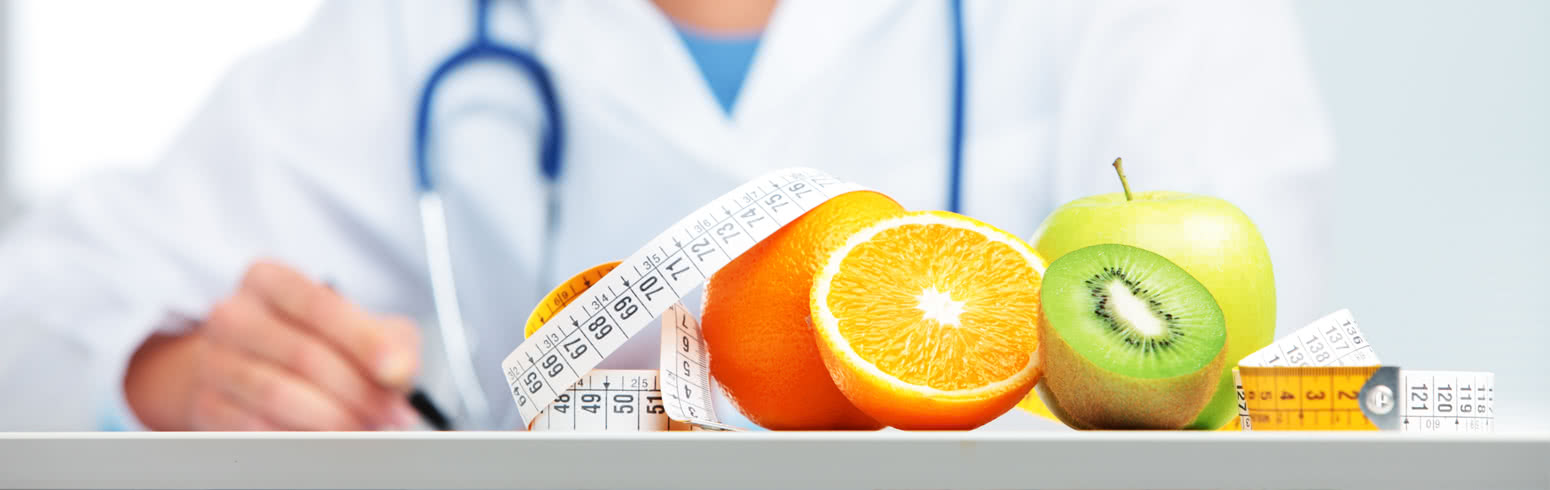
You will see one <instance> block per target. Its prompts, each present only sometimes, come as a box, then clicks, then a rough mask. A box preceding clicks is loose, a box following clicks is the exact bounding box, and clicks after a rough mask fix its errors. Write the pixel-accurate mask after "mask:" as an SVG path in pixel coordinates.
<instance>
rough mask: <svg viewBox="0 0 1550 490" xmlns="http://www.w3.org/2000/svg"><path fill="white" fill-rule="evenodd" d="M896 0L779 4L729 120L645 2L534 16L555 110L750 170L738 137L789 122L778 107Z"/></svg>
mask: <svg viewBox="0 0 1550 490" xmlns="http://www.w3.org/2000/svg"><path fill="white" fill-rule="evenodd" d="M899 3H900V0H871V1H859V0H858V1H845V2H823V1H803V0H786V1H782V2H781V3H780V4H779V5H778V6H777V7H776V11H775V13H774V16H773V17H772V18H771V22H770V25H769V27H768V29H767V30H766V31H765V33H764V37H763V39H762V40H761V42H760V46H759V52H758V53H757V54H756V55H755V58H754V62H753V64H752V66H751V67H750V68H749V70H750V72H749V74H748V77H747V78H746V79H745V81H744V86H743V88H742V91H741V93H740V94H739V97H738V101H737V103H736V105H735V106H734V109H733V113H732V114H731V115H730V117H729V116H728V114H726V113H725V112H724V111H723V110H722V109H721V107H720V106H719V105H718V104H717V103H716V101H715V98H714V97H713V96H712V95H711V93H710V89H709V88H708V87H707V86H706V84H705V81H704V79H703V77H702V76H701V74H700V71H699V68H698V67H697V66H696V65H695V62H694V60H693V59H692V57H691V56H690V55H689V53H688V51H687V49H686V48H685V47H684V45H683V41H682V40H681V39H680V38H679V37H678V35H677V33H676V32H675V31H674V28H673V25H672V24H671V22H670V20H669V19H668V18H667V17H666V16H665V15H664V14H662V13H661V11H659V10H658V9H657V8H656V7H655V6H653V5H651V4H650V2H647V1H644V0H642V1H621V2H612V3H606V4H600V3H589V2H555V3H552V4H546V6H545V8H544V9H540V11H538V12H535V14H536V17H537V18H536V22H537V23H538V25H539V27H537V28H536V29H537V30H538V31H539V35H538V38H539V50H540V52H541V54H542V57H543V58H544V59H546V60H549V62H550V64H551V66H552V67H553V69H554V71H555V72H556V73H555V77H556V83H557V85H559V90H560V91H561V97H562V98H564V99H565V100H564V101H562V104H566V105H567V106H572V105H576V104H600V105H598V106H592V107H589V108H588V109H596V110H600V111H602V113H604V114H607V115H609V116H610V117H618V118H620V119H621V121H623V122H625V123H627V124H631V125H632V126H634V127H635V128H638V130H639V131H645V132H651V133H655V135H656V136H659V137H660V138H662V140H664V141H666V142H668V144H670V145H673V146H675V147H678V148H680V149H682V150H685V151H686V152H687V153H689V154H691V155H693V156H695V157H696V159H700V160H703V161H706V162H725V163H727V164H730V165H731V166H733V167H742V166H749V167H750V168H749V169H747V170H755V171H757V169H753V168H751V167H760V168H762V167H763V165H762V164H756V163H752V162H751V161H752V158H750V157H752V155H748V154H746V153H748V151H749V150H750V149H749V148H747V145H745V144H743V143H744V138H743V137H741V134H742V133H743V132H744V131H755V132H757V131H762V130H766V129H776V127H777V126H778V125H782V124H791V121H790V120H789V119H790V118H789V117H787V116H786V115H787V113H788V112H789V111H784V110H783V106H785V105H787V104H788V103H790V102H791V101H793V100H796V99H800V98H802V97H803V96H804V93H806V92H807V91H809V90H811V87H812V86H813V84H815V83H820V82H822V80H821V79H822V77H823V76H825V73H832V72H833V70H831V67H832V66H834V65H835V64H838V63H840V62H842V61H843V60H844V59H846V58H847V57H851V56H856V55H857V51H858V50H859V49H860V48H862V47H864V44H865V42H866V39H868V35H869V34H870V33H871V32H873V31H874V30H875V29H877V28H879V26H881V25H882V24H883V22H884V21H886V20H887V19H889V18H890V13H893V12H898V11H900V10H901V9H898V8H895V7H897V6H898V5H899ZM567 93H571V94H576V96H573V97H566V95H567ZM583 97H585V98H588V99H590V98H592V97H596V99H597V100H581V99H582V98H583ZM738 162H743V163H741V164H739V163H738ZM737 170H744V169H737Z"/></svg>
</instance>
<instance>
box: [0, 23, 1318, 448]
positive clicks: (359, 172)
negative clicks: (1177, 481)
mask: <svg viewBox="0 0 1550 490" xmlns="http://www.w3.org/2000/svg"><path fill="white" fill-rule="evenodd" d="M965 3H966V4H967V5H966V7H965V23H966V31H967V37H968V40H967V49H968V53H969V54H968V57H967V64H968V86H967V88H968V106H967V107H968V109H967V138H966V143H965V161H966V163H965V174H964V176H965V193H964V212H965V213H966V214H969V215H973V216H975V217H978V218H980V219H982V220H985V221H987V222H989V223H992V224H995V225H998V226H1000V227H1003V228H1005V229H1007V230H1009V231H1012V232H1014V233H1016V234H1018V235H1023V236H1027V235H1029V234H1030V233H1031V232H1032V231H1033V230H1034V228H1035V227H1036V226H1037V225H1038V224H1039V222H1040V220H1042V219H1043V218H1044V216H1045V215H1046V214H1047V213H1049V212H1050V211H1051V210H1052V209H1053V208H1054V207H1055V206H1058V205H1059V204H1061V203H1063V202H1066V201H1068V200H1071V199H1075V198H1077V197H1081V196H1084V195H1090V194H1095V193H1103V192H1113V191H1117V190H1118V184H1117V182H1116V179H1115V178H1114V177H1113V174H1112V169H1111V168H1110V167H1109V165H1108V164H1109V162H1110V161H1112V160H1113V159H1114V157H1116V156H1123V157H1125V159H1126V161H1127V162H1128V163H1129V166H1128V168H1127V170H1128V173H1129V176H1130V181H1131V182H1132V184H1133V185H1135V186H1136V187H1137V188H1139V189H1171V190H1183V191H1194V192H1200V193H1208V194H1213V195H1218V196H1221V197H1225V198H1227V199H1229V200H1231V201H1233V202H1235V203H1237V204H1238V205H1239V206H1240V207H1242V208H1243V209H1244V210H1246V211H1247V212H1248V214H1249V215H1250V216H1251V217H1253V218H1254V219H1255V220H1256V221H1257V222H1258V224H1259V225H1260V227H1261V229H1262V231H1263V233H1264V234H1265V235H1266V237H1267V239H1268V241H1269V244H1270V248H1271V254H1272V256H1273V258H1274V260H1275V263H1276V266H1277V267H1276V272H1277V278H1278V280H1279V283H1280V287H1279V291H1280V292H1281V293H1282V295H1281V301H1280V302H1281V305H1282V312H1283V316H1282V318H1283V322H1282V324H1283V326H1287V328H1291V327H1295V326H1296V324H1300V323H1301V322H1303V321H1305V320H1307V319H1309V318H1312V317H1313V316H1314V315H1315V313H1316V312H1317V311H1319V310H1321V309H1327V308H1326V305H1321V304H1319V303H1318V296H1317V291H1318V288H1319V286H1320V284H1321V283H1320V279H1321V277H1322V276H1321V275H1320V273H1319V271H1320V269H1321V268H1322V266H1323V261H1322V257H1321V256H1320V254H1319V252H1320V251H1321V250H1323V248H1324V247H1323V245H1322V241H1323V240H1324V239H1325V229H1324V228H1323V227H1322V226H1320V225H1319V224H1320V223H1322V222H1323V220H1321V219H1319V216H1320V214H1321V213H1322V211H1321V210H1320V209H1319V208H1318V205H1319V203H1320V202H1321V199H1319V192H1320V191H1321V189H1322V186H1321V185H1320V183H1321V179H1322V178H1324V177H1323V176H1324V175H1325V174H1326V173H1327V171H1328V169H1329V166H1330V164H1331V141H1330V136H1329V134H1328V131H1327V129H1326V125H1325V121H1324V117H1323V114H1322V113H1321V109H1320V105H1319V100H1318V97H1317V94H1316V91H1315V89H1314V87H1313V84H1312V80H1311V76H1310V72H1309V64H1308V61H1307V60H1306V59H1305V57H1304V53H1303V50H1302V48H1301V46H1300V42H1299V40H1298V35H1297V34H1298V33H1297V28H1296V23H1295V21H1294V19H1293V16H1292V15H1291V12H1290V10H1289V7H1288V6H1287V5H1285V4H1281V3H1265V2H1249V3H1240V2H1222V3H1219V4H1206V3H1200V2H1183V3H1181V2H1168V3H1155V2H1137V3H1128V2H1126V3H1118V2H1091V1H1085V0H1071V1H1058V2H1024V1H1014V0H1008V1H988V0H987V1H976V0H969V1H967V2H965ZM471 10H472V2H468V1H452V2H447V1H438V2H421V1H389V2H330V3H327V4H325V5H324V6H323V7H322V9H321V11H320V12H318V13H317V15H316V18H315V19H314V20H313V21H312V22H311V24H310V26H309V27H307V28H306V29H305V31H304V32H302V33H301V34H300V35H299V36H297V37H296V38H294V39H291V40H289V41H287V42H284V43H282V44H279V45H277V46H274V47H272V48H270V49H267V50H265V51H263V52H261V53H258V54H256V55H254V56H251V57H249V58H247V59H246V60H245V61H243V62H241V63H240V64H239V65H238V66H236V67H235V68H234V69H233V70H232V71H231V73H230V74H229V76H227V77H226V78H225V80H224V81H223V82H222V83H220V85H219V86H218V88H217V89H216V90H215V91H214V92H213V93H212V94H211V95H210V96H209V98H208V100H207V101H206V103H205V105H204V108H203V109H202V110H201V111H199V113H198V115H197V116H196V117H195V118H194V119H193V120H192V121H190V123H189V125H188V127H187V129H186V130H185V131H184V132H183V133H182V134H181V135H179V136H178V137H177V139H176V141H175V142H174V144H173V145H172V146H171V147H170V148H168V149H167V150H166V153H165V155H164V157H163V158H162V161H160V162H159V163H158V164H157V165H155V166H154V167H153V168H152V169H150V170H148V171H144V172H136V173H130V174H121V175H111V176H102V177H99V178H96V179H94V180H91V181H89V182H86V183H82V184H80V185H78V186H75V187H74V188H72V189H71V190H70V191H68V192H66V193H63V194H62V195H59V196H56V197H54V198H52V199H50V200H48V201H47V202H43V203H38V204H37V205H36V206H35V207H34V209H33V210H32V211H31V212H30V213H28V214H27V215H26V216H25V217H23V218H22V219H20V220H19V221H18V222H17V223H16V225H15V226H14V227H13V228H11V229H10V230H8V231H7V232H6V234H5V235H4V238H3V240H0V393H3V394H4V397H5V399H6V401H5V402H4V403H3V404H0V429H13V430H16V429H19V430H31V429H87V430H90V429H95V428H98V427H101V426H102V425H101V424H103V423H104V420H105V419H104V417H109V416H115V415H116V416H121V417H122V416H125V415H128V418H127V420H128V422H129V424H130V425H131V426H134V419H133V416H132V414H131V413H129V412H128V411H127V410H125V408H124V402H123V399H122V379H123V374H124V370H125V366H126V364H127V362H128V359H129V356H130V355H131V354H132V353H133V352H134V350H135V348H136V347H137V346H138V345H139V343H140V342H141V341H142V340H143V339H144V338H146V336H147V335H149V334H151V333H152V332H153V331H155V330H156V329H176V328H186V327H188V326H190V325H194V324H196V323H197V321H198V319H199V318H201V317H202V316H203V315H204V314H205V312H206V311H207V310H208V309H209V307H210V306H211V305H212V303H214V302H216V301H218V300H219V299H220V298H222V297H223V296H225V295H227V294H229V293H230V292H231V291H232V290H233V287H234V285H235V284H236V282H237V281H238V279H239V277H240V275H241V274H242V272H243V270H244V269H245V267H246V266H247V265H248V264H249V263H250V262H252V261H253V260H254V259H256V258H259V257H274V258H278V259H280V260H283V261H285V262H288V263H290V264H293V265H295V266H297V267H299V268H300V269H302V270H303V271H305V272H306V273H308V274H311V275H312V276H313V277H316V278H320V279H323V278H327V279H329V280H331V281H333V282H334V283H335V284H336V285H337V287H338V288H339V289H340V290H341V291H342V292H343V293H344V294H346V295H347V296H349V297H351V298H352V299H354V300H356V301H358V302H359V303H361V304H363V305H364V306H366V307H368V308H370V309H373V310H376V311H382V312H393V313H401V314H406V315H409V316H411V317H413V318H415V319H417V320H418V321H420V322H421V323H422V325H425V328H426V334H425V337H426V339H427V343H426V347H425V355H426V357H425V366H426V368H425V371H424V376H423V378H424V379H423V380H422V382H423V384H425V385H426V386H427V387H428V388H429V390H430V391H431V394H432V396H433V397H434V398H436V399H438V401H439V402H440V403H441V404H442V405H444V406H451V407H454V408H455V407H456V405H457V402H456V397H455V396H454V395H453V393H454V392H453V391H452V389H451V388H450V382H449V381H448V378H447V375H446V372H447V370H446V368H445V360H444V358H443V356H442V355H441V347H440V346H439V344H438V342H437V341H436V340H437V334H436V333H435V330H434V313H433V309H432V307H431V299H430V298H431V295H430V290H429V287H428V281H427V273H426V272H425V269H426V267H425V255H424V247H423V245H422V239H421V235H420V227H419V226H420V220H419V215H418V212H417V208H416V205H415V193H414V185H413V173H412V171H411V163H410V158H409V154H410V142H411V139H410V135H411V119H412V116H413V107H414V100H415V97H416V95H417V94H418V91H419V90H420V87H421V84H422V83H423V81H424V80H425V77H426V75H427V74H428V72H429V71H430V69H431V68H432V67H433V66H434V65H435V64H436V63H438V62H440V61H441V60H442V59H443V58H444V57H445V56H447V55H448V53H450V52H451V51H452V50H453V49H454V48H455V47H457V46H459V45H460V43H463V42H465V41H466V40H467V39H468V38H469V37H470V36H471V27H472V25H471V21H472V14H471ZM947 14H948V7H947V5H946V4H945V3H942V2H913V1H882V0H879V1H856V2H822V1H806V0H786V1H783V2H782V3H781V4H780V5H779V7H778V8H777V9H776V12H775V15H774V17H773V19H772V21H771V24H770V25H769V28H768V30H767V31H766V33H765V35H764V39H763V43H762V45H761V46H760V47H759V52H758V54H757V56H756V59H755V61H754V63H753V66H752V68H751V71H750V73H749V74H748V78H747V81H746V82H745V84H744V86H743V89H742V92H741V96H740V97H739V98H738V99H737V101H736V106H735V110H734V111H733V112H732V114H731V115H730V116H728V115H726V114H725V113H724V112H723V111H722V109H721V108H720V107H719V106H718V105H717V103H716V102H715V100H714V98H713V97H712V96H711V94H710V92H709V90H708V89H707V87H706V85H705V83H704V81H703V79H702V78H701V75H700V73H699V71H698V70H697V68H696V66H695V64H694V62H693V60H692V59H691V58H690V57H689V55H688V53H687V52H686V50H685V49H684V47H683V46H682V43H681V41H680V40H679V38H678V37H676V35H675V33H674V31H673V28H672V26H671V25H670V23H669V21H668V19H666V18H665V17H664V16H663V15H662V14H661V13H660V12H659V11H657V10H656V9H655V8H654V7H653V6H652V5H651V4H649V3H648V2H644V1H620V2H560V1H539V2H532V3H531V4H528V3H526V2H521V3H518V2H511V1H499V2H497V6H496V9H495V10H494V12H493V23H494V28H493V31H494V33H495V35H496V36H497V37H498V38H500V39H502V40H505V41H507V42H512V43H517V44H520V45H524V46H534V47H535V49H536V51H537V52H538V53H539V55H540V56H541V57H542V59H544V60H545V62H546V63H547V65H548V66H549V68H550V69H551V71H552V72H553V75H554V78H555V82H556V84H557V88H558V91H559V97H560V99H561V103H562V105H563V111H564V114H565V116H566V120H565V122H566V124H567V130H568V131H569V133H568V136H569V141H568V143H569V144H568V146H567V147H566V152H565V160H564V164H565V167H564V176H563V179H562V181H561V182H560V183H559V184H558V188H557V189H556V192H558V193H559V196H560V203H561V205H560V206H561V207H560V209H561V220H560V224H559V226H558V230H557V234H556V235H555V236H554V237H552V239H553V240H554V243H555V244H556V246H555V247H554V253H553V256H552V257H550V258H548V259H547V260H548V263H549V264H550V265H551V267H552V270H553V274H554V275H556V276H563V275H567V274H569V273H571V272H574V271H576V270H579V269H581V268H583V267H586V266H590V265H593V264H596V263H600V262H604V261H608V260H616V259H619V258H622V257H624V256H626V255H628V254H629V253H630V252H632V251H634V249H635V247H636V246H637V245H639V244H641V243H643V242H644V241H646V240H647V239H649V238H651V237H652V236H654V235H655V234H656V233H657V232H658V231H660V230H662V229H663V228H664V227H665V226H667V225H668V224H670V223H671V222H673V221H674V220H676V219H678V218H679V217H681V216H683V215H684V214H685V213H687V212H688V211H690V210H692V209H694V208H695V207H697V206H699V205H701V204H703V203H705V202H707V201H708V200H709V199H711V198H713V197H714V196H716V195H719V194H720V193H722V192H725V191H726V190H729V189H731V188H732V187H734V186H735V185H736V184H738V183H740V182H742V181H744V180H745V179H748V178H751V177H753V176H756V175H758V174H760V173H763V172H765V171H767V170H771V169H775V168H779V167H786V166H808V167H815V168H819V169H823V170H826V171H828V172H830V173H832V174H834V175H836V176H839V177H841V178H844V179H847V180H854V181H858V182H860V183H863V184H865V185H867V186H870V187H873V188H875V189H879V190H881V191H883V192H885V193H887V194H888V195H890V196H893V197H894V198H896V199H897V200H899V201H900V202H901V203H903V204H904V205H906V206H907V207H909V208H912V209H934V208H941V207H942V206H944V204H945V200H946V194H947V187H946V184H945V182H946V180H945V178H946V175H947V172H948V170H947V164H946V162H947V154H948V146H947V145H948V123H947V120H948V114H949V111H950V107H951V106H950V99H949V98H948V93H949V84H950V78H949V74H950V71H949V62H950V60H951V57H950V54H949V51H948V49H949V47H950V46H951V43H950V38H949V32H948V30H949V21H948V17H947ZM513 73H514V72H513V71H512V70H510V69H508V68H506V67H502V66H494V65H492V66H487V67H479V68H477V69H473V70H470V71H468V72H466V73H463V74H460V75H458V76H457V77H454V79H453V81H452V82H450V83H449V84H448V85H447V87H446V89H445V90H444V92H443V93H441V94H440V95H439V96H438V101H437V104H438V105H437V107H438V110H437V111H436V113H437V115H438V117H437V118H436V124H435V132H436V136H437V137H436V139H435V141H436V147H435V150H434V153H433V154H434V156H435V161H436V162H437V163H438V164H439V165H441V166H442V167H441V170H440V173H439V175H441V176H442V177H441V179H442V180H443V182H444V184H443V186H442V187H443V189H444V192H445V193H446V194H447V199H448V200H449V207H450V209H451V212H452V214H453V216H452V219H451V227H452V230H453V231H452V235H453V236H452V241H453V251H454V254H455V257H456V259H455V261H456V270H457V272H458V274H459V275H458V281H459V282H458V286H459V288H460V290H461V292H462V293H463V295H462V302H463V304H464V308H465V311H464V314H465V317H466V320H467V323H468V324H469V325H470V328H472V329H474V330H475V336H476V337H477V339H476V340H477V345H478V347H477V348H476V349H475V352H474V356H475V360H476V362H477V365H478V366H479V369H480V374H481V376H483V384H484V388H485V392H486V393H487V395H486V396H487V398H488V399H489V400H490V402H491V404H492V405H493V407H492V409H493V410H496V411H497V412H498V413H499V414H501V415H505V416H506V417H505V420H506V421H508V422H507V425H506V427H510V424H512V422H510V421H512V420H514V419H512V418H511V415H510V411H511V410H512V409H513V408H514V405H513V403H512V402H511V399H510V396H509V395H508V394H507V391H506V388H505V385H504V384H503V379H502V378H501V376H499V374H500V373H499V371H498V370H499V367H498V365H499V362H500V359H501V358H502V357H503V356H504V355H505V354H506V353H507V352H508V351H510V350H511V349H512V348H513V347H515V346H516V345H517V343H518V342H519V341H520V339H521V336H522V334H521V331H522V329H521V322H522V320H523V318H525V317H526V314H527V310H528V308H529V307H530V306H531V305H532V304H533V303H534V301H535V300H536V298H537V297H538V295H540V294H541V293H542V292H543V291H541V290H540V287H539V284H540V282H552V281H557V280H559V279H561V278H562V277H548V278H538V277H536V274H537V272H536V271H537V270H539V262H540V261H542V260H545V259H543V258H541V257H539V256H538V250H539V249H540V246H541V240H542V239H543V238H544V237H543V236H542V235H543V233H542V230H543V227H542V221H541V217H542V216H541V214H542V206H541V204H542V202H543V201H542V197H541V196H542V195H543V193H544V185H543V183H542V179H541V177H540V175H539V173H538V170H537V167H536V164H535V157H534V155H535V153H536V143H535V141H536V140H535V136H536V128H538V127H539V125H540V119H539V118H538V117H537V113H536V112H535V107H536V104H535V103H534V99H533V98H532V95H531V94H532V92H531V91H530V89H529V88H528V87H527V84H526V82H525V79H523V78H521V77H519V76H516V75H514V74H513ZM87 138H88V141H87V142H85V144H90V141H89V138H90V136H89V135H88V136H87ZM635 344H639V345H632V346H631V347H630V348H629V349H630V350H632V351H634V352H633V354H630V355H627V356H625V357H623V358H622V359H624V360H616V359H611V360H610V361H611V362H610V363H611V364H614V365H621V364H634V363H642V364H641V365H647V364H649V362H650V361H649V359H650V358H651V357H652V356H653V355H654V353H653V351H654V348H655V345H654V344H653V343H652V342H644V343H639V342H638V343H635Z"/></svg>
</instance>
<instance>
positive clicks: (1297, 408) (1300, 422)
mask: <svg viewBox="0 0 1550 490" xmlns="http://www.w3.org/2000/svg"><path fill="white" fill-rule="evenodd" d="M1379 363H1380V361H1379V359H1378V354H1377V352H1376V351H1375V350H1374V349H1373V347H1372V344H1370V343H1368V341H1367V337H1366V335H1365V334H1363V333H1362V331H1361V329H1360V328H1359V327H1358V326H1357V324H1356V319H1355V318H1353V317H1352V316H1351V312H1350V311H1348V310H1340V311H1337V312H1335V313H1332V314H1330V315H1328V316H1325V317H1324V318H1320V319H1319V320H1317V321H1315V322H1313V323H1312V324H1309V325H1308V326H1306V327H1303V328H1301V329H1298V330H1297V331H1296V332H1293V333H1292V335H1289V336H1286V337H1283V338H1282V339H1280V340H1277V341H1276V342H1274V343H1272V344H1271V345H1269V346H1266V347H1265V348H1264V349H1260V350H1258V351H1255V352H1254V353H1253V354H1249V355H1248V356H1247V357H1244V358H1243V360H1242V361H1240V362H1239V363H1238V368H1237V369H1234V370H1233V378H1234V381H1235V382H1236V385H1237V389H1238V413H1239V415H1240V417H1241V423H1242V426H1243V429H1244V430H1378V429H1381V430H1400V431H1434V432H1452V431H1457V432H1490V431H1493V430H1495V426H1494V423H1493V422H1494V419H1495V399H1496V388H1495V377H1494V376H1493V375H1492V374H1491V373H1477V372H1460V371H1419V370H1407V369H1400V368H1398V367H1394V366H1380V365H1379Z"/></svg>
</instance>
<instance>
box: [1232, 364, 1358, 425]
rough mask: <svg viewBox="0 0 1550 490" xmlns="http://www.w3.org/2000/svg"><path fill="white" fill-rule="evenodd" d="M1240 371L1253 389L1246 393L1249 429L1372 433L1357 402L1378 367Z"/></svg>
mask: <svg viewBox="0 0 1550 490" xmlns="http://www.w3.org/2000/svg"><path fill="white" fill-rule="evenodd" d="M1239 370H1240V372H1241V375H1242V379H1243V380H1244V384H1247V385H1250V386H1253V387H1254V389H1253V390H1249V391H1248V392H1247V404H1248V407H1249V412H1250V413H1251V414H1252V418H1253V427H1256V428H1258V429H1260V430H1287V429H1295V428H1305V429H1307V428H1311V429H1320V430H1352V429H1368V430H1373V429H1376V428H1377V427H1376V426H1375V425H1373V423H1372V422H1370V421H1368V419H1367V417H1366V416H1364V415H1363V412H1362V407H1361V403H1360V400H1361V391H1362V387H1363V386H1364V385H1366V383H1367V381H1368V379H1369V378H1371V377H1372V375H1373V373H1375V372H1377V371H1378V366H1366V367H1353V366H1329V367H1299V368H1285V367H1283V368H1270V367H1255V366H1244V367H1241V368H1239ZM1310 381H1311V382H1310ZM1310 417H1311V420H1310V419H1309V418H1310Z"/></svg>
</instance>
